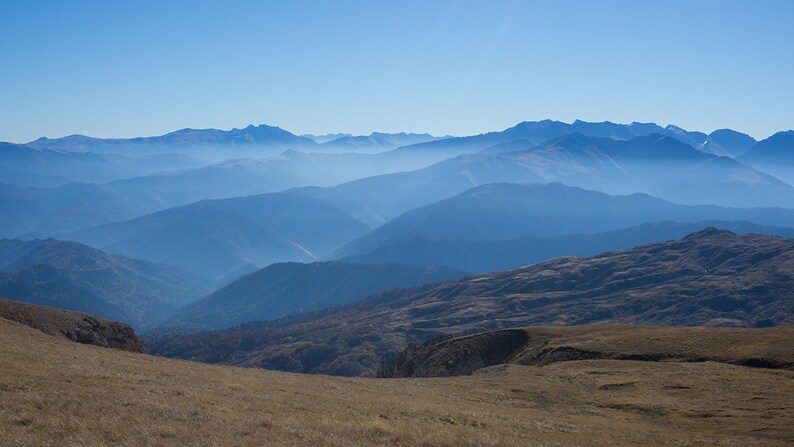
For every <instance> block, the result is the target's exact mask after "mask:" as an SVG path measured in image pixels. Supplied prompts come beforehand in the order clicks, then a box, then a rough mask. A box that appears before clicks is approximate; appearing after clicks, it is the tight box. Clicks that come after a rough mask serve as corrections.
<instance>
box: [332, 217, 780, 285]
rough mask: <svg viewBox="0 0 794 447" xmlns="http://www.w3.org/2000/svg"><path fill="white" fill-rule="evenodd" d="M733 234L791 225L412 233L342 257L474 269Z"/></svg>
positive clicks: (665, 225) (768, 232)
mask: <svg viewBox="0 0 794 447" xmlns="http://www.w3.org/2000/svg"><path fill="white" fill-rule="evenodd" d="M709 226H711V227H716V228H720V229H723V230H730V231H733V232H734V233H737V234H747V233H756V234H766V235H771V236H781V237H787V238H794V228H787V227H773V226H765V225H756V224H753V223H750V222H746V221H715V220H710V221H704V222H694V223H679V222H671V221H659V222H649V223H644V224H641V225H636V226H633V227H629V228H624V229H620V230H614V231H607V232H603V233H595V234H568V235H563V236H550V237H522V238H516V239H506V240H489V241H481V240H471V239H441V238H429V237H411V238H408V239H400V240H397V241H396V242H393V243H389V244H384V245H380V246H378V247H377V248H375V249H374V250H372V251H371V252H369V253H365V254H359V255H353V256H351V257H348V258H343V260H345V261H349V262H366V263H383V262H396V263H400V264H407V265H416V266H426V267H429V266H434V265H445V266H448V267H454V268H459V269H462V270H466V271H468V272H473V273H486V272H492V271H495V270H506V269H511V268H516V267H520V266H522V265H528V264H534V263H536V262H541V261H545V260H547V259H551V258H556V257H559V256H592V255H596V254H598V253H602V252H605V251H611V250H625V249H628V248H631V247H635V246H637V245H641V244H649V243H652V242H661V241H666V240H671V239H678V238H681V237H684V236H686V235H687V234H690V233H694V232H696V231H699V230H702V229H703V228H706V227H709Z"/></svg>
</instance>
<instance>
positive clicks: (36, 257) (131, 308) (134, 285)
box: [0, 239, 209, 328]
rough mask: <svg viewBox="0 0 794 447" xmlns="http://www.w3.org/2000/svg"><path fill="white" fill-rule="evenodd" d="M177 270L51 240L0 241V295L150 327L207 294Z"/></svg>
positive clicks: (194, 279) (198, 283) (196, 280)
mask: <svg viewBox="0 0 794 447" xmlns="http://www.w3.org/2000/svg"><path fill="white" fill-rule="evenodd" d="M208 289H209V284H208V283H207V281H205V280H202V279H201V278H198V277H197V276H195V275H193V274H191V273H189V272H186V271H184V270H182V269H179V268H177V267H172V266H167V265H162V264H155V263H151V262H147V261H140V260H136V259H129V258H125V257H123V256H118V255H112V254H108V253H104V252H102V251H100V250H97V249H94V248H91V247H87V246H85V245H81V244H78V243H75V242H64V241H56V240H53V239H47V240H33V241H20V240H17V239H0V296H2V297H5V298H11V299H15V300H19V301H25V302H29V303H34V304H42V305H47V306H54V307H58V308H62V309H68V310H75V311H81V312H88V313H91V314H95V315H99V316H102V317H105V318H109V319H113V320H118V321H123V322H125V323H129V324H131V325H132V326H134V327H136V328H146V327H152V326H154V325H157V324H159V323H160V322H162V321H163V320H164V319H165V318H166V317H167V316H168V315H170V314H171V313H172V312H174V311H175V310H176V309H178V308H180V307H182V306H184V305H185V304H187V303H188V302H190V301H192V300H195V299H197V298H198V297H200V296H202V295H203V294H205V293H207V292H208Z"/></svg>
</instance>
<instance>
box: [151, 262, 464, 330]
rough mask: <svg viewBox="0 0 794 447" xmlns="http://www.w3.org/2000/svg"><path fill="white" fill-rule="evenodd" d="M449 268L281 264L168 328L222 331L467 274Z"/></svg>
mask: <svg viewBox="0 0 794 447" xmlns="http://www.w3.org/2000/svg"><path fill="white" fill-rule="evenodd" d="M465 274H466V272H464V271H462V270H456V269H452V268H447V267H426V268H425V267H410V266H404V265H399V264H351V263H343V262H315V263H311V264H301V263H297V262H290V263H277V264H272V265H269V266H267V267H265V268H263V269H261V270H258V271H256V272H254V273H251V274H249V275H246V276H244V277H242V278H240V279H238V280H236V281H234V282H232V283H231V284H229V285H227V286H225V287H223V288H222V289H220V290H218V291H216V292H214V293H212V294H211V295H209V296H207V297H205V298H202V299H200V300H198V301H196V302H194V303H191V304H189V305H187V306H185V307H184V308H183V309H181V310H180V311H179V312H177V313H176V314H175V315H174V316H173V317H171V318H170V319H169V320H168V323H166V325H165V326H166V327H169V326H170V327H174V328H177V327H179V326H182V327H183V328H185V329H187V328H191V330H192V331H193V332H198V330H196V329H197V328H202V329H204V330H206V329H222V328H226V327H230V326H235V325H238V324H240V323H245V322H248V321H256V320H272V319H276V318H279V317H283V316H286V315H291V314H296V313H300V312H306V311H312V310H317V309H321V308H325V307H333V306H339V305H342V304H348V303H350V302H352V301H355V300H357V299H361V298H365V297H366V296H368V295H371V294H373V293H375V292H379V291H382V290H387V289H392V288H395V287H404V286H414V285H419V284H425V283H430V282H437V281H442V280H448V279H453V278H459V277H461V276H464V275H465Z"/></svg>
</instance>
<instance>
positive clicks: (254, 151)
mask: <svg viewBox="0 0 794 447" xmlns="http://www.w3.org/2000/svg"><path fill="white" fill-rule="evenodd" d="M28 146H31V147H35V148H46V149H61V150H68V151H77V152H101V153H102V152H110V153H119V154H137V155H141V154H158V153H188V154H190V155H193V156H202V157H206V158H210V159H217V158H218V157H224V158H232V157H235V156H240V155H241V154H248V155H259V156H262V155H268V154H271V155H272V154H274V153H278V152H281V151H283V150H285V149H289V148H293V149H298V148H313V147H316V146H318V145H317V143H315V141H314V140H312V139H310V138H306V137H299V136H297V135H294V134H292V133H290V132H288V131H286V130H283V129H281V128H278V127H275V126H268V125H265V124H262V125H259V126H254V125H250V126H248V127H245V128H243V129H237V128H235V129H231V130H218V129H181V130H177V131H174V132H171V133H167V134H165V135H160V136H155V137H136V138H93V137H88V136H85V135H70V136H68V137H63V138H54V139H51V138H45V137H42V138H39V139H37V140H35V141H31V142H30V143H28Z"/></svg>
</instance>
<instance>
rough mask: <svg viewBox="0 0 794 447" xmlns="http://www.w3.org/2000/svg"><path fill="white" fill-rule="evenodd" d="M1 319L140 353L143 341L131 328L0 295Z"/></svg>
mask: <svg viewBox="0 0 794 447" xmlns="http://www.w3.org/2000/svg"><path fill="white" fill-rule="evenodd" d="M3 318H4V319H6V320H8V321H15V322H17V323H22V324H24V325H25V326H30V327H32V328H33V329H38V330H40V331H41V332H44V333H45V334H47V335H52V336H55V337H62V338H65V339H67V340H71V341H74V342H77V343H83V344H87V345H95V346H102V347H105V348H116V349H122V350H125V351H132V352H143V342H142V341H141V339H140V338H138V336H137V335H136V334H135V331H134V330H132V328H131V327H129V326H128V325H126V324H124V323H118V322H116V321H108V320H105V319H102V318H98V317H95V316H93V315H90V314H85V313H81V312H72V311H67V310H61V309H56V308H54V307H48V306H36V305H34V304H28V303H22V302H19V301H11V300H5V299H2V298H0V319H3Z"/></svg>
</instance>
